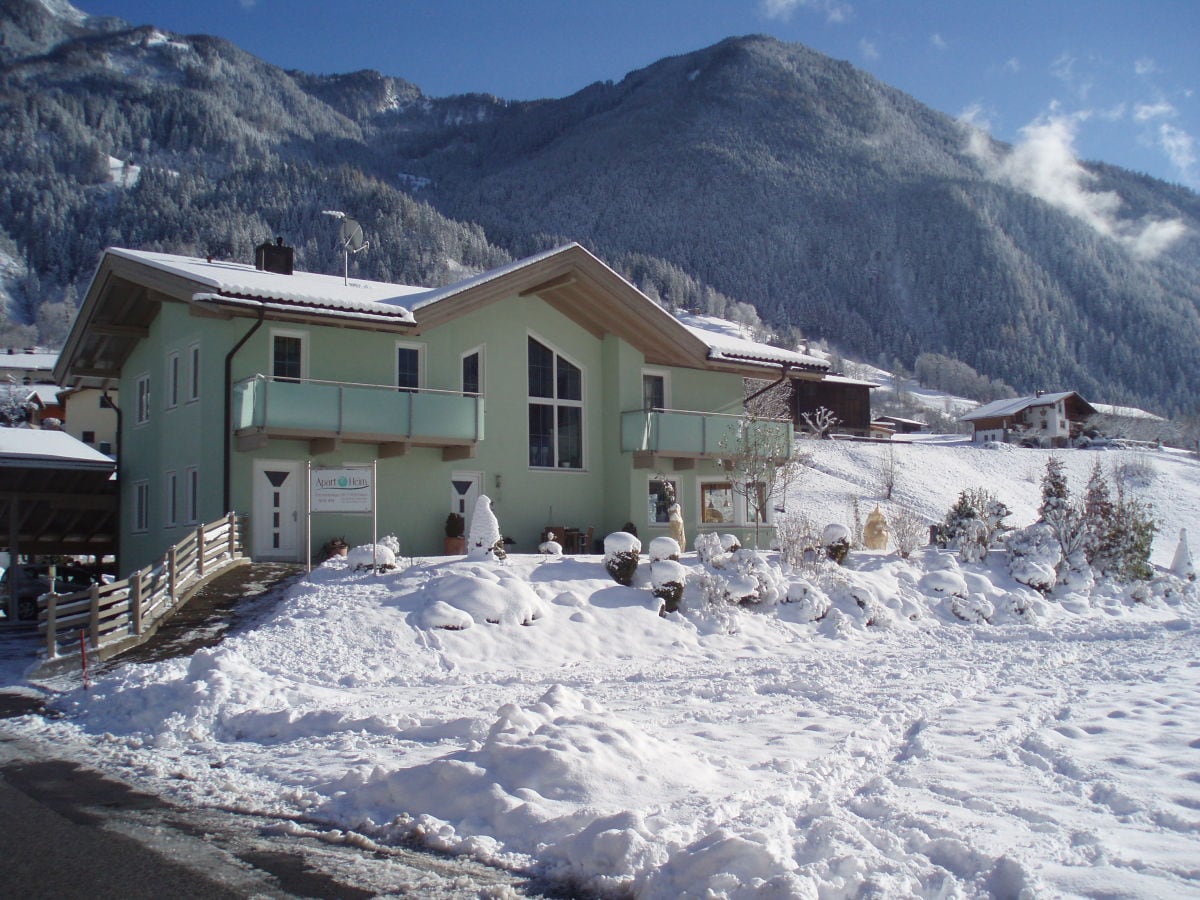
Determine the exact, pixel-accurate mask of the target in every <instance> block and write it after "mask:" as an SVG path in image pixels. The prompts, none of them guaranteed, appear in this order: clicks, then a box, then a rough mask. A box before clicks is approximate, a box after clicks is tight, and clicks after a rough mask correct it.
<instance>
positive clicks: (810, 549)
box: [775, 512, 824, 568]
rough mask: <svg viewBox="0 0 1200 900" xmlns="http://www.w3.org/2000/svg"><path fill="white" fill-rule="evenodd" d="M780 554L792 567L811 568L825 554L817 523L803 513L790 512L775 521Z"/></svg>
mask: <svg viewBox="0 0 1200 900" xmlns="http://www.w3.org/2000/svg"><path fill="white" fill-rule="evenodd" d="M775 539H776V541H777V542H778V543H779V555H780V556H781V557H782V559H783V561H784V562H785V563H787V564H788V565H789V566H791V567H792V568H801V567H805V568H811V567H812V566H813V563H814V562H815V561H816V560H817V559H818V558H820V557H821V556H823V555H824V554H823V553H822V548H821V534H820V532H819V531H818V530H817V526H816V524H815V523H814V522H813V520H812V519H810V518H809V517H808V516H806V515H804V514H803V513H798V512H790V513H788V514H787V515H785V516H782V517H781V518H780V519H779V520H778V521H777V522H776V523H775Z"/></svg>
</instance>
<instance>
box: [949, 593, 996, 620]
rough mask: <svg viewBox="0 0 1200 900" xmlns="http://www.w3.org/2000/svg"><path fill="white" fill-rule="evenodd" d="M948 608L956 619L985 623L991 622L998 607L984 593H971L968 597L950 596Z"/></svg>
mask: <svg viewBox="0 0 1200 900" xmlns="http://www.w3.org/2000/svg"><path fill="white" fill-rule="evenodd" d="M946 608H947V609H948V610H950V614H951V615H953V616H954V617H955V618H956V619H962V621H964V622H968V623H970V624H971V625H983V624H985V623H988V622H991V619H992V616H993V615H994V614H995V612H996V608H995V607H994V606H992V604H991V602H990V601H989V600H988V598H987V597H985V596H984V595H983V594H971V595H969V596H967V597H958V596H953V597H948V598H947V599H946Z"/></svg>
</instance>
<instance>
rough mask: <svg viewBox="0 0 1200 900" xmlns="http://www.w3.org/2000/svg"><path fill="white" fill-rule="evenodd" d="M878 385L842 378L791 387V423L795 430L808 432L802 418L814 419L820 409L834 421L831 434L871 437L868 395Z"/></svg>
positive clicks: (833, 377) (807, 381) (831, 377)
mask: <svg viewBox="0 0 1200 900" xmlns="http://www.w3.org/2000/svg"><path fill="white" fill-rule="evenodd" d="M877 387H879V385H877V384H875V383H874V382H871V381H863V380H862V379H858V378H847V377H846V376H844V375H826V376H825V377H824V378H822V379H821V380H819V381H814V380H801V379H798V380H795V381H793V383H792V421H793V423H794V424H795V426H796V428H797V429H798V430H801V431H803V430H805V429H807V428H808V425H807V423H806V422H805V420H804V416H805V415H806V414H807V415H809V416H815V415H816V414H817V410H819V409H821V408H822V407H824V408H825V409H828V410H829V411H830V412H831V413H833V415H834V416H836V417H837V424H836V425H835V426H834V427H833V431H835V432H838V433H840V434H855V435H861V436H866V435H869V434H870V433H871V391H872V390H874V389H875V388H877Z"/></svg>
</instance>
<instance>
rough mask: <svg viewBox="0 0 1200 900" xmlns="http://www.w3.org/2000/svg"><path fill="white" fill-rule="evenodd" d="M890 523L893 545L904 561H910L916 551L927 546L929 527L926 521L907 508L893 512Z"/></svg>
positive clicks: (903, 507) (902, 507)
mask: <svg viewBox="0 0 1200 900" xmlns="http://www.w3.org/2000/svg"><path fill="white" fill-rule="evenodd" d="M890 522H891V526H892V543H893V544H895V545H896V552H897V553H899V554H900V556H901V557H902V558H903V559H908V558H909V556H911V555H912V553H913V551H914V550H916V549H917V548H918V547H922V546H924V545H925V541H926V540H927V536H928V534H929V526H928V525H926V524H925V520H924V519H922V518H921V517H920V516H919V515H917V513H916V512H914V511H913V510H911V509H909V508H908V507H907V506H901V507H898V508H897V509H894V510H892V514H891V517H890Z"/></svg>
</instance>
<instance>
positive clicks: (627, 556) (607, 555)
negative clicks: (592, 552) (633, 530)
mask: <svg viewBox="0 0 1200 900" xmlns="http://www.w3.org/2000/svg"><path fill="white" fill-rule="evenodd" d="M641 552H642V542H641V541H639V540H638V539H637V538H636V537H635V536H634V535H632V534H630V533H629V532H628V531H614V532H613V533H612V534H610V535H609V536H608V537H606V538H605V539H604V570H605V571H606V572H608V574H609V575H611V576H612V578H613V581H615V582H616V583H617V584H623V585H625V586H626V587H629V586H630V585H631V584H633V573H634V572H636V571H637V566H638V554H640V553H641Z"/></svg>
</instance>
